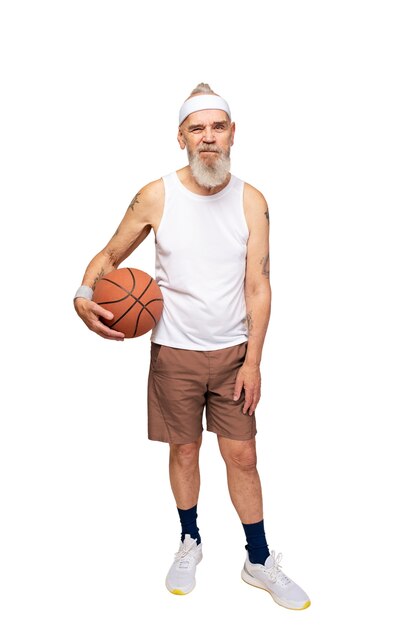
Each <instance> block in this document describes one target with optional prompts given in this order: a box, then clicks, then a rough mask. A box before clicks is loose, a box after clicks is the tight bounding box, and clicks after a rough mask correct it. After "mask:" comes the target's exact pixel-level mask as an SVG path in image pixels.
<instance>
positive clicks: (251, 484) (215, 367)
mask: <svg viewBox="0 0 418 626" xmlns="http://www.w3.org/2000/svg"><path fill="white" fill-rule="evenodd" d="M234 135H235V124H234V122H232V121H231V112H230V109H229V106H228V104H227V102H226V101H225V100H224V99H223V98H221V97H220V96H219V95H217V94H215V93H214V92H213V91H212V90H211V88H210V87H209V85H207V84H204V83H200V84H199V85H198V86H197V87H196V88H195V89H194V90H193V91H192V93H191V94H190V96H189V98H188V99H187V100H186V101H185V102H184V103H183V105H182V107H181V109H180V116H179V129H178V137H177V138H178V142H179V144H180V147H181V149H182V150H183V149H185V148H186V150H187V155H188V160H189V165H188V166H186V167H183V168H182V169H180V170H178V171H175V172H172V173H171V174H168V175H166V176H163V177H162V178H161V179H159V180H156V181H153V182H151V183H149V184H147V185H146V186H145V187H143V188H142V189H141V190H140V191H139V192H138V193H137V194H136V196H135V197H134V199H133V200H132V202H131V204H130V206H129V207H128V209H127V211H126V214H125V216H124V218H123V220H122V222H121V223H120V225H119V227H118V229H117V230H116V233H115V234H114V235H113V237H112V238H111V240H110V241H109V243H108V244H107V245H106V246H105V248H104V249H103V250H102V251H101V252H99V253H98V254H97V255H96V256H95V257H94V258H93V259H92V261H91V262H90V264H89V265H88V267H87V269H86V272H85V275H84V278H83V284H82V286H81V287H80V289H79V290H78V291H77V293H76V296H75V300H74V303H75V308H76V311H77V313H78V315H79V316H80V317H81V318H82V319H83V321H84V322H85V323H86V324H87V326H88V327H89V328H90V329H91V330H93V331H94V332H96V333H97V334H99V335H100V336H101V337H104V338H106V339H114V340H123V335H122V333H119V332H117V331H114V330H111V329H110V328H108V327H107V326H106V325H105V324H103V323H102V322H101V321H100V316H101V317H103V318H106V319H111V318H112V314H111V313H109V312H108V311H106V310H105V309H103V308H102V307H100V306H99V305H97V304H95V303H94V302H93V301H92V300H91V297H92V293H93V290H94V287H95V284H96V282H97V280H98V279H99V278H101V277H102V276H104V275H105V274H107V273H108V272H110V271H112V270H114V269H115V268H117V267H118V266H119V264H120V263H121V262H122V261H123V260H124V259H126V258H127V257H128V256H129V255H130V254H131V252H132V251H133V250H134V249H135V248H136V247H137V246H138V245H139V244H140V243H141V242H142V241H143V240H144V239H145V238H146V237H147V235H148V233H149V232H150V231H151V229H153V231H154V234H155V245H156V248H155V251H156V257H155V261H156V262H155V278H156V281H157V282H158V284H159V286H160V289H161V291H162V294H163V298H164V310H163V314H162V317H161V319H160V320H159V322H158V324H157V325H156V326H155V328H154V329H153V331H152V333H151V355H150V371H149V378H148V436H149V438H150V439H152V440H155V441H164V442H167V443H168V444H169V447H170V465H169V472H170V482H171V487H172V491H173V494H174V498H175V501H176V505H177V509H178V513H179V517H180V522H181V529H182V532H181V541H180V547H179V550H178V552H177V553H176V555H175V559H174V562H173V564H172V566H171V567H170V570H169V572H168V575H167V577H166V586H167V588H168V590H169V591H171V592H172V593H174V594H179V595H183V594H187V593H189V592H190V591H192V589H193V588H194V586H195V575H196V566H197V565H198V563H199V562H200V561H201V559H202V543H201V538H200V534H199V529H198V527H197V502H198V497H199V488H200V472H199V449H200V446H201V443H202V430H203V427H202V415H203V409H205V416H206V429H207V430H208V431H211V432H213V433H215V434H216V435H217V439H218V443H219V449H220V452H221V455H222V458H223V459H224V461H225V464H226V470H227V480H228V488H229V493H230V496H231V500H232V503H233V505H234V507H235V509H236V511H237V513H238V516H239V518H240V520H241V522H242V525H243V528H244V532H245V536H246V550H247V553H246V559H245V563H244V567H243V569H242V572H241V576H242V578H243V580H245V581H246V582H248V583H249V584H251V585H253V586H255V587H259V588H262V589H266V590H267V591H269V592H270V594H271V595H272V597H273V599H274V600H275V601H276V602H277V603H278V604H280V605H282V606H284V607H287V608H290V609H304V608H306V607H308V606H309V604H310V600H309V598H308V596H307V595H306V593H305V592H304V591H303V590H302V589H301V588H300V587H299V586H298V585H296V583H294V582H293V581H292V580H291V579H290V578H288V577H287V576H286V575H285V574H284V573H283V571H282V570H281V565H280V559H281V554H277V555H276V554H275V553H274V551H272V552H271V553H270V551H269V548H268V544H267V540H266V537H265V532H264V521H263V505H262V492H261V484H260V478H259V475H258V471H257V464H256V441H255V435H256V423H255V409H256V406H257V404H258V402H259V399H260V388H261V375H260V362H261V356H262V348H263V343H264V339H265V335H266V331H267V326H268V323H269V317H270V303H271V289H270V281H269V211H268V207H267V204H266V201H265V199H264V197H263V195H262V194H261V193H260V192H259V191H258V190H257V189H255V188H254V187H252V186H251V185H249V184H248V183H245V182H244V181H242V180H240V179H238V178H237V177H235V176H234V175H232V174H231V173H230V149H231V146H232V145H233V143H234Z"/></svg>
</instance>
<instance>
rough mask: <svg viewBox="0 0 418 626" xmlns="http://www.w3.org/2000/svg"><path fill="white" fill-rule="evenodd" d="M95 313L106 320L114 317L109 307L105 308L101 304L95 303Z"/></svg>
mask: <svg viewBox="0 0 418 626" xmlns="http://www.w3.org/2000/svg"><path fill="white" fill-rule="evenodd" d="M93 313H96V315H98V316H99V317H104V319H105V320H111V319H113V317H114V315H113V313H111V312H110V311H108V310H107V309H104V308H103V307H102V306H100V304H95V306H94V307H93Z"/></svg>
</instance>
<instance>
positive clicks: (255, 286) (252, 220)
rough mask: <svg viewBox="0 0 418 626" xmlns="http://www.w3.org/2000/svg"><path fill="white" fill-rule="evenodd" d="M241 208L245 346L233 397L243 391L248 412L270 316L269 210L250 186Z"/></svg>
mask: <svg viewBox="0 0 418 626" xmlns="http://www.w3.org/2000/svg"><path fill="white" fill-rule="evenodd" d="M244 210H245V216H246V219H247V223H248V228H249V231H250V232H249V238H248V244H247V265H246V271H245V302H246V308H247V326H248V345H247V353H246V356H245V361H244V364H243V366H242V367H241V369H240V370H239V372H238V375H237V379H236V382H235V390H234V400H238V398H239V397H240V395H241V391H242V388H244V392H245V402H244V407H243V413H246V412H247V411H249V414H250V415H252V414H253V413H254V411H255V408H256V406H257V404H258V402H259V400H260V395H261V373H260V363H261V355H262V351H263V344H264V339H265V336H266V332H267V327H268V323H269V319H270V309H271V287H270V257H269V226H270V222H269V211H268V206H267V203H266V200H265V198H264V196H263V195H262V194H261V193H260V192H259V191H257V189H255V188H254V187H251V185H248V184H246V185H245V188H244Z"/></svg>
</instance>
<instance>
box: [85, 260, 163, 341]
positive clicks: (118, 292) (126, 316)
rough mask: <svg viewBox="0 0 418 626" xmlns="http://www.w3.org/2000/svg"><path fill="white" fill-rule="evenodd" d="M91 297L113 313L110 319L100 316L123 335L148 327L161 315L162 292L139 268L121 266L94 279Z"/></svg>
mask: <svg viewBox="0 0 418 626" xmlns="http://www.w3.org/2000/svg"><path fill="white" fill-rule="evenodd" d="M93 300H94V302H96V303H97V304H100V306H102V307H103V308H104V309H107V310H108V311H110V312H111V313H113V315H114V317H113V319H111V320H105V319H104V318H100V320H101V321H102V322H103V323H104V324H106V326H109V328H112V329H113V330H117V331H119V332H121V333H124V335H125V337H126V338H127V339H132V338H133V337H139V336H140V335H144V334H145V333H147V332H148V331H150V330H151V329H152V328H154V326H155V325H156V323H157V322H158V320H159V319H160V317H161V313H162V311H163V296H162V293H161V290H160V288H159V286H158V284H157V282H156V281H155V280H154V278H152V276H150V275H149V274H147V273H146V272H143V271H141V270H137V269H134V268H133V267H123V268H120V269H117V270H113V271H112V272H109V274H106V275H105V276H103V278H100V280H98V281H97V284H96V288H95V290H94V292H93Z"/></svg>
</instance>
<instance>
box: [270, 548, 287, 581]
mask: <svg viewBox="0 0 418 626" xmlns="http://www.w3.org/2000/svg"><path fill="white" fill-rule="evenodd" d="M270 554H271V557H272V558H273V565H272V566H271V567H266V573H267V574H268V575H269V577H270V578H271V580H272V581H273V582H274V583H275V582H277V580H280V582H281V583H282V584H283V585H288V584H289V583H291V582H292V581H291V580H290V578H288V577H287V576H286V574H285V573H284V572H283V571H282V569H281V568H282V566H281V565H280V561H281V560H282V557H283V554H282V553H281V552H279V553H278V554H276V553H275V551H274V550H272V551H271V553H270Z"/></svg>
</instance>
